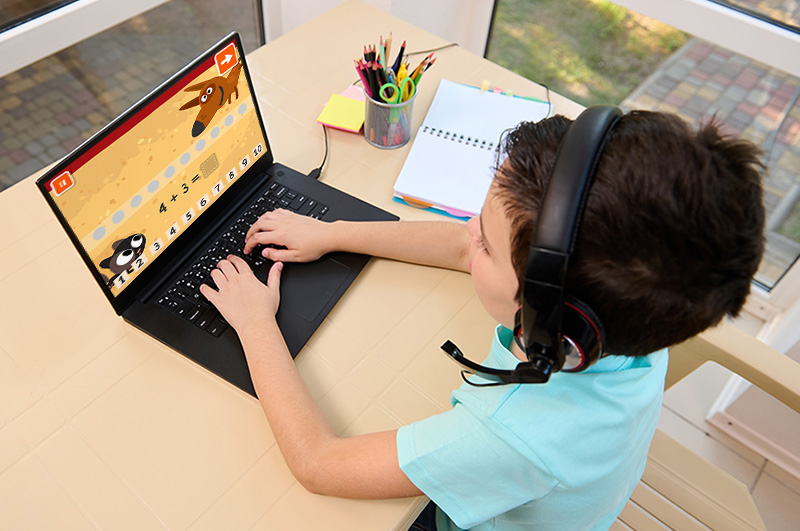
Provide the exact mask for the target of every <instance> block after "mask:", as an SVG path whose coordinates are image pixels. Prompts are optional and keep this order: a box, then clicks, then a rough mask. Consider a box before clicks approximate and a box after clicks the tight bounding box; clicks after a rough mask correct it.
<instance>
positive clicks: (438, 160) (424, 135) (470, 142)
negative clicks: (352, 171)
mask: <svg viewBox="0 0 800 531" xmlns="http://www.w3.org/2000/svg"><path fill="white" fill-rule="evenodd" d="M549 108H550V106H549V105H548V104H547V103H544V102H540V101H537V100H531V99H527V98H522V97H519V96H510V95H507V94H503V93H501V92H499V91H498V92H495V91H489V90H481V89H479V88H476V87H471V86H469V85H463V84H461V83H455V82H453V81H448V80H445V79H443V80H442V81H440V82H439V87H438V88H437V89H436V94H435V95H434V97H433V103H431V106H430V109H428V114H426V115H425V120H424V121H423V123H422V126H421V127H420V129H419V131H418V132H417V136H416V138H415V139H414V143H413V145H412V146H411V150H410V151H409V152H408V157H407V158H406V161H405V164H404V165H403V169H402V170H400V175H399V176H398V177H397V181H396V182H395V185H394V198H395V200H397V201H400V202H405V203H408V204H410V205H412V206H415V207H420V208H430V209H432V210H434V211H436V212H438V213H443V214H448V215H450V216H454V217H457V218H469V217H472V216H475V215H477V214H478V213H480V210H481V207H482V206H483V200H484V198H485V197H486V192H487V191H488V190H489V185H490V184H491V182H492V178H493V177H494V167H495V164H496V163H497V154H498V142H499V140H500V136H501V134H502V133H503V131H505V130H506V129H510V128H513V127H515V126H516V125H517V124H518V123H519V122H523V121H534V122H535V121H539V120H541V119H542V118H545V117H546V116H547V113H548V111H549Z"/></svg>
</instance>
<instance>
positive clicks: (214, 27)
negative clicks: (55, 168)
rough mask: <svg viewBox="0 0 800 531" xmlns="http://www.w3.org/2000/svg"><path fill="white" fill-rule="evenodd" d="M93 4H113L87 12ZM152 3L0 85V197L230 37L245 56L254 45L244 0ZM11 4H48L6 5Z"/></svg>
mask: <svg viewBox="0 0 800 531" xmlns="http://www.w3.org/2000/svg"><path fill="white" fill-rule="evenodd" d="M62 3H63V2H62ZM81 3H82V2H72V3H70V5H69V6H67V7H66V8H64V11H65V12H66V11H69V10H70V9H72V10H73V11H71V12H72V13H74V12H75V11H74V10H75V9H76V7H77V6H78V5H79V4H81ZM98 3H105V4H118V3H119V0H97V1H95V2H90V3H89V4H93V5H97V4H98ZM152 3H156V4H160V5H157V7H154V8H152V9H150V10H148V11H145V12H142V13H140V14H136V15H135V16H133V17H132V18H130V19H129V20H126V21H125V22H122V23H120V24H117V25H115V26H113V27H111V28H109V29H106V30H105V31H102V32H101V33H99V34H97V35H94V36H91V37H89V38H85V39H83V40H81V41H80V42H77V43H76V44H74V45H72V46H69V47H67V48H66V49H64V50H61V51H58V52H56V53H52V54H50V52H48V54H47V56H45V57H44V58H43V59H40V60H38V61H36V62H34V63H32V64H30V65H28V66H25V67H23V68H20V69H18V70H16V71H14V72H11V73H8V74H6V75H4V76H3V77H2V78H0V92H2V94H4V99H3V102H2V104H0V190H1V189H3V188H4V187H8V186H11V185H13V184H14V183H16V182H18V181H19V180H20V179H23V178H25V177H27V176H29V175H31V174H32V173H34V172H36V171H38V170H40V169H42V168H43V167H45V166H47V165H48V164H50V163H52V162H54V161H56V160H58V159H59V158H61V157H62V156H64V155H66V154H67V153H68V152H70V151H71V150H73V149H74V148H76V147H77V146H78V145H80V144H81V143H82V142H83V141H84V140H86V139H87V138H89V137H90V136H91V135H92V134H93V133H95V132H96V131H98V130H99V129H100V128H101V127H102V126H103V125H105V124H106V123H108V122H110V121H111V120H112V119H113V118H115V117H116V116H118V115H119V114H120V113H122V111H124V110H125V109H127V108H128V107H129V106H130V105H132V104H133V103H135V102H136V101H138V100H139V99H140V98H142V97H143V96H144V95H146V94H147V93H148V92H150V91H151V90H152V89H154V88H155V87H157V86H158V85H159V84H160V83H161V82H163V81H164V80H165V79H166V78H167V77H169V76H170V75H172V74H173V73H174V72H177V71H178V70H179V69H180V68H182V67H183V66H184V65H186V64H187V63H189V62H190V61H191V60H192V59H194V58H195V57H196V56H197V55H199V54H200V53H201V52H203V51H205V50H206V49H207V48H208V47H209V46H211V45H212V44H214V43H216V42H217V41H218V40H219V39H221V38H223V37H224V36H225V35H227V34H228V33H229V32H230V31H232V30H234V29H236V30H237V31H239V32H240V33H241V35H242V40H243V44H244V47H245V50H246V51H250V50H253V49H255V48H256V47H257V46H258V45H259V44H260V38H259V28H258V26H257V25H258V21H259V17H258V14H257V13H256V8H255V4H254V2H252V0H226V1H225V2H214V1H212V0H171V1H168V2H163V1H162V2H152ZM18 4H19V5H20V6H21V5H23V4H24V5H25V6H28V7H30V8H34V7H36V6H40V5H44V4H48V2H35V1H34V0H30V1H27V2H23V1H19V2H17V3H12V4H10V5H12V6H13V5H18ZM49 4H54V2H50V3H49ZM132 4H134V3H125V2H123V5H122V6H120V7H119V8H117V7H116V6H115V5H111V6H110V8H109V7H106V11H112V12H114V11H119V10H122V11H124V10H125V9H133V7H131V5H132ZM143 4H144V3H143ZM3 5H5V4H3ZM3 9H4V10H5V11H3V16H5V17H8V18H7V20H11V16H10V15H8V13H7V12H8V8H2V9H0V11H2V10H3ZM60 11H61V10H59V12H60ZM57 14H58V12H52V13H50V14H49V15H48V16H50V17H52V16H55V15H57ZM22 28H23V27H22V26H17V27H15V28H13V29H12V30H11V32H15V31H19V30H20V29H22ZM13 49H14V47H12V50H13ZM0 50H2V48H0Z"/></svg>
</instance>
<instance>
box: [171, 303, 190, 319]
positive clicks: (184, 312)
mask: <svg viewBox="0 0 800 531" xmlns="http://www.w3.org/2000/svg"><path fill="white" fill-rule="evenodd" d="M192 308H194V303H192V302H190V301H186V302H184V303H183V304H182V305H181V307H180V308H178V310H177V311H176V312H175V315H177V316H178V317H187V316H188V314H189V310H191V309H192Z"/></svg>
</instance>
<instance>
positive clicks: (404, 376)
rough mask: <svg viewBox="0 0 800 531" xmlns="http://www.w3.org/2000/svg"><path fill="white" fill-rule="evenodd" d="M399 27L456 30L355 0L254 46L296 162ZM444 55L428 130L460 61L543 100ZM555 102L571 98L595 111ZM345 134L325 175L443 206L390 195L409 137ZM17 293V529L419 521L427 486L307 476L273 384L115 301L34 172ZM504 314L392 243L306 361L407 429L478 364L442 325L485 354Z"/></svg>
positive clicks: (415, 39)
mask: <svg viewBox="0 0 800 531" xmlns="http://www.w3.org/2000/svg"><path fill="white" fill-rule="evenodd" d="M389 31H392V32H393V34H394V38H395V41H396V42H400V40H402V39H406V40H407V41H408V44H409V50H412V51H413V50H424V49H428V48H434V47H437V46H441V45H443V44H446V42H445V41H443V40H442V39H440V38H438V37H435V36H433V35H431V34H428V33H426V32H424V31H422V30H420V29H418V28H415V27H414V26H412V25H410V24H408V23H406V22H403V21H401V20H399V19H397V18H395V17H393V16H391V15H389V14H387V13H385V12H383V11H380V10H378V9H376V8H373V7H371V6H369V5H367V4H364V3H363V2H361V1H359V0H349V1H347V2H345V3H343V4H341V5H339V6H338V7H336V8H334V9H333V10H332V11H330V12H328V13H326V14H325V15H323V16H321V17H319V18H317V19H315V20H312V21H311V22H309V23H307V24H305V25H303V26H302V27H300V28H298V29H297V30H295V31H293V32H291V33H289V34H287V35H285V36H283V37H281V38H279V39H277V40H275V41H274V42H271V43H270V44H268V45H267V46H264V47H262V48H260V49H258V50H255V51H254V52H252V53H250V54H249V56H248V60H249V64H250V67H251V70H252V73H253V78H254V82H255V85H256V92H257V95H258V98H259V102H260V104H261V109H262V112H263V114H264V117H265V122H266V126H267V131H268V134H269V138H270V142H271V145H272V148H273V151H274V153H275V157H276V159H277V160H278V161H280V162H282V163H284V164H287V165H289V166H291V167H294V168H296V169H298V170H300V171H303V172H308V171H310V170H311V169H312V168H314V167H316V166H318V165H319V163H320V161H321V159H322V155H323V139H322V130H321V127H320V126H319V125H318V124H317V123H316V122H315V119H316V116H317V115H318V113H319V112H320V110H321V108H322V106H323V105H324V103H325V102H326V101H327V99H328V97H329V96H330V94H331V93H335V92H340V91H341V90H343V89H344V88H345V87H346V86H347V85H349V84H350V83H352V82H353V80H354V79H355V78H356V74H355V72H354V69H353V68H352V60H353V59H354V58H355V57H356V56H357V55H358V53H359V51H360V50H361V48H362V46H363V45H364V44H365V43H372V42H376V41H377V40H378V37H379V35H381V34H383V35H386V34H388V33H389ZM199 51H200V50H198V52H199ZM437 55H439V57H440V58H439V60H438V61H437V63H436V66H435V68H432V69H431V70H430V71H429V72H428V73H427V74H426V77H425V80H424V82H423V83H422V84H421V88H420V93H419V96H418V97H417V99H416V102H415V109H414V119H413V130H414V131H416V129H417V128H418V127H419V125H420V123H421V122H422V120H423V118H424V116H425V113H426V111H427V109H428V106H429V105H430V102H431V100H432V98H433V94H434V92H435V89H436V86H437V84H438V81H439V79H441V78H447V79H451V80H454V81H460V82H464V83H470V84H476V85H480V84H481V82H482V81H483V80H484V79H488V80H490V81H491V82H492V84H493V85H498V86H501V87H503V88H504V89H512V90H514V91H515V93H517V94H524V95H531V96H537V97H544V90H543V89H542V88H540V87H538V86H537V85H535V84H533V83H531V82H530V81H527V80H525V79H523V78H521V77H519V76H517V75H515V74H512V73H510V72H508V71H507V70H505V69H503V68H501V67H499V66H497V65H495V64H493V63H491V62H489V61H486V60H484V59H482V58H479V57H477V56H474V55H472V54H470V53H469V52H466V51H464V50H462V49H459V48H449V49H446V50H443V51H441V52H438V54H437ZM299 57H301V58H302V59H303V66H302V67H301V66H298V58H299ZM553 100H554V103H555V108H556V110H557V111H558V112H561V113H564V114H568V115H575V114H577V112H579V110H580V108H579V107H578V106H577V105H576V104H574V103H572V102H569V101H568V100H565V99H564V98H561V97H559V96H557V95H553ZM329 137H330V154H329V157H328V162H327V164H326V166H325V171H324V173H323V178H322V180H324V181H325V182H328V183H330V184H332V185H334V186H336V187H339V188H341V189H343V190H346V191H347V192H349V193H351V194H353V195H355V196H358V197H361V198H363V199H365V200H367V201H369V202H372V203H374V204H376V205H378V206H380V207H382V208H384V209H386V210H389V211H392V212H394V213H396V214H398V215H399V216H401V217H402V218H404V219H440V218H438V217H437V216H436V215H435V214H430V213H426V212H423V211H419V210H415V209H413V208H410V207H406V206H403V205H399V204H397V203H394V202H392V201H391V189H392V185H393V183H394V180H395V178H396V176H397V174H398V172H399V171H400V168H401V167H402V164H403V161H404V160H405V157H406V154H407V153H408V149H409V147H410V145H408V146H405V147H404V148H401V149H398V150H394V151H384V150H380V149H376V148H373V147H371V146H369V145H368V144H367V143H366V142H365V141H364V139H363V138H362V137H361V136H359V135H355V134H351V133H345V132H341V131H330V135H329ZM0 301H2V303H0V500H2V502H0V527H2V528H4V529H96V528H101V529H136V530H140V531H141V530H150V529H196V530H200V529H209V530H212V529H213V530H216V529H223V528H224V529H251V528H252V529H278V530H283V529H316V528H324V529H347V530H357V529H363V530H375V529H405V527H406V526H407V525H408V523H409V522H410V520H411V519H413V517H414V514H415V513H416V511H417V510H418V509H420V508H421V506H422V504H423V503H424V502H425V500H424V499H423V498H418V499H400V500H387V501H353V500H343V499H337V498H328V497H323V496H316V495H313V494H309V493H308V492H306V491H305V490H304V489H303V488H302V487H301V486H300V485H299V484H298V483H297V482H296V481H295V480H294V478H293V477H292V476H291V474H290V473H289V471H288V469H287V468H286V465H285V463H284V461H283V459H282V457H281V455H280V452H279V450H278V448H277V446H276V444H275V441H274V439H273V436H272V434H271V432H270V428H269V426H268V424H267V422H266V420H265V418H264V416H263V414H262V411H261V409H260V407H259V404H258V403H257V402H256V400H255V399H253V398H252V397H251V396H249V395H247V394H245V393H243V392H241V391H240V390H239V389H237V388H234V387H232V386H231V385H229V384H227V383H226V382H224V381H222V380H220V379H218V378H217V377H216V376H214V375H213V374H211V373H209V372H207V371H205V370H204V369H202V368H200V367H199V366H197V365H195V364H194V363H193V362H191V361H189V360H187V359H186V358H184V357H183V356H181V355H180V354H177V353H176V352H174V351H172V350H171V349H169V348H167V347H164V346H162V345H161V344H159V343H158V342H156V341H155V340H153V339H151V338H150V337H148V336H146V335H144V334H142V333H141V332H139V331H137V330H135V329H134V328H132V327H131V326H129V325H127V324H125V323H124V322H123V321H122V320H121V319H120V318H118V317H117V316H116V315H115V314H114V312H113V311H112V309H111V307H110V305H109V304H108V302H107V301H106V299H105V297H104V296H103V294H102V293H101V291H100V290H99V289H98V288H97V286H96V284H95V282H94V280H93V279H92V277H91V276H90V275H89V273H88V271H87V270H86V268H85V266H84V264H83V262H82V261H81V259H80V257H79V256H78V254H77V253H76V252H75V251H74V249H73V248H72V246H71V244H70V243H69V241H68V239H67V237H66V235H65V234H64V232H63V231H62V229H61V228H60V226H59V225H58V223H57V221H56V219H55V217H54V216H53V215H52V213H51V212H50V211H49V209H48V207H47V206H46V204H45V202H44V200H43V199H42V198H41V197H40V195H39V193H38V191H37V190H36V189H35V185H34V181H33V177H31V178H29V179H28V180H26V181H24V182H22V183H20V184H18V185H16V186H14V187H12V188H10V189H8V190H6V191H4V192H3V193H2V194H0ZM493 327H494V323H493V322H492V321H491V319H490V318H489V317H488V316H487V315H486V313H485V312H484V311H483V309H482V308H481V306H480V303H479V302H478V300H477V299H476V297H475V295H474V292H473V289H472V284H471V281H470V278H469V276H468V275H466V274H463V273H455V272H450V271H443V270H438V269H433V268H428V267H421V266H413V265H408V264H402V263H396V262H391V261H387V260H377V259H373V260H372V261H371V262H370V264H369V265H368V266H367V268H366V269H365V271H364V273H363V274H362V275H361V276H360V277H359V279H358V280H357V281H356V283H355V284H354V285H353V287H352V288H351V289H350V290H349V291H348V293H347V294H346V295H345V297H344V298H343V299H342V300H341V302H340V303H339V304H338V305H337V306H336V308H335V309H334V311H333V312H332V313H331V314H330V316H329V317H328V318H327V319H326V320H325V322H324V323H323V325H322V327H321V328H320V329H319V331H318V332H317V333H316V334H315V335H314V337H313V338H312V339H311V341H310V343H309V344H308V346H307V347H306V348H305V349H304V350H303V351H302V352H301V353H300V355H299V356H298V358H297V364H298V366H299V368H300V371H301V373H302V374H303V377H304V378H305V380H306V382H307V383H308V385H309V387H310V389H311V392H312V394H313V395H314V396H315V397H316V398H317V399H318V400H319V402H320V404H321V406H322V408H323V410H324V411H325V413H326V415H327V416H328V418H329V419H330V420H331V422H332V423H333V425H334V427H335V428H336V429H337V430H338V431H339V432H340V433H342V434H347V435H350V434H359V433H365V432H370V431H376V430H383V429H390V428H397V427H399V426H401V425H403V424H407V423H410V422H412V421H415V420H417V419H421V418H424V417H427V416H429V415H431V414H435V413H437V412H440V411H442V410H444V409H446V408H448V407H449V401H448V399H449V394H450V391H451V390H452V389H453V388H455V387H457V386H458V385H459V384H460V382H461V378H460V376H459V372H458V370H456V368H455V366H454V365H452V364H451V362H450V361H448V360H447V359H446V357H445V355H444V354H442V353H441V351H440V350H439V345H440V344H441V343H442V342H443V340H444V339H447V338H451V339H453V340H454V341H456V342H457V343H458V344H459V345H460V346H462V348H465V349H466V350H467V351H468V352H472V353H473V356H481V353H483V352H486V349H487V348H488V346H489V342H490V338H491V330H492V328H493Z"/></svg>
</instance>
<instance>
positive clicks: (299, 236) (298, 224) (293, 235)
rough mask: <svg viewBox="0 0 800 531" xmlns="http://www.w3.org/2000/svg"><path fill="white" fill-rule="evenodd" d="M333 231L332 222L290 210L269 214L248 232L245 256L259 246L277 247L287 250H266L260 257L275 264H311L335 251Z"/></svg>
mask: <svg viewBox="0 0 800 531" xmlns="http://www.w3.org/2000/svg"><path fill="white" fill-rule="evenodd" d="M330 229H331V224H330V223H325V222H323V221H320V220H318V219H314V218H309V217H307V216H301V215H299V214H295V213H294V212H290V211H288V210H283V209H279V210H274V211H272V212H267V213H266V214H264V215H263V216H261V217H260V218H258V220H257V221H256V222H255V223H253V225H252V226H251V227H250V230H248V231H247V234H246V235H245V237H244V254H250V252H251V251H252V250H253V249H254V248H255V246H256V245H259V244H261V245H278V246H282V247H286V248H285V249H272V248H266V249H264V250H263V251H262V252H261V254H262V255H263V256H264V258H268V259H270V260H274V261H276V262H311V261H313V260H316V259H318V258H319V257H321V256H322V255H324V254H326V253H329V252H331V251H333V250H334V249H333V245H332V244H333V242H332V241H331V237H330V232H331V230H330Z"/></svg>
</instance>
